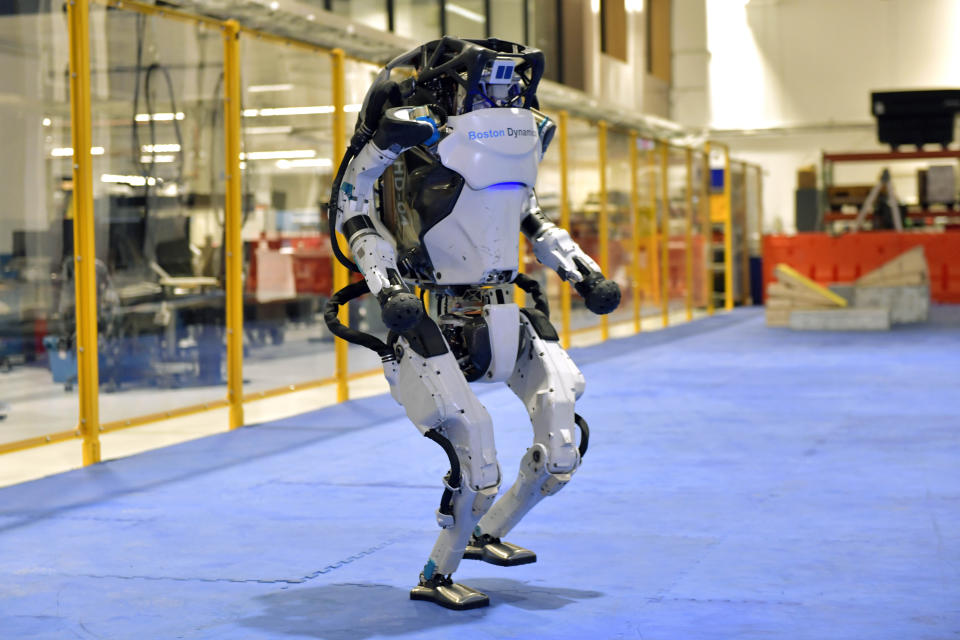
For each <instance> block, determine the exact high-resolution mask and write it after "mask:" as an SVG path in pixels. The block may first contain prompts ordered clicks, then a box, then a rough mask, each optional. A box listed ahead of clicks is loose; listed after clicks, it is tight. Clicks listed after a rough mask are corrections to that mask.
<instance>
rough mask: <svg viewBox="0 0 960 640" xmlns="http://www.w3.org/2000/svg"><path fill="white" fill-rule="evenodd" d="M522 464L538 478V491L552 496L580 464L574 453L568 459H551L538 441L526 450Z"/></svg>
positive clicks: (568, 480)
mask: <svg viewBox="0 0 960 640" xmlns="http://www.w3.org/2000/svg"><path fill="white" fill-rule="evenodd" d="M574 453H575V454H576V451H574ZM566 457H567V456H564V458H566ZM523 465H524V467H526V469H527V471H528V472H529V473H531V474H532V475H533V476H534V477H539V478H540V483H539V484H540V493H541V494H543V495H545V496H552V495H553V494H555V493H556V492H558V491H560V489H562V488H563V487H564V485H566V484H567V483H568V482H570V478H571V477H572V476H573V474H574V473H575V472H576V470H577V467H579V466H580V456H579V455H574V456H573V457H571V459H570V460H551V459H550V457H549V455H548V453H547V449H546V447H544V446H543V445H542V444H539V443H538V444H535V445H533V446H532V447H530V448H529V449H528V450H527V453H526V454H525V455H524V457H523Z"/></svg>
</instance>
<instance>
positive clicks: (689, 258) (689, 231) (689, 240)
mask: <svg viewBox="0 0 960 640" xmlns="http://www.w3.org/2000/svg"><path fill="white" fill-rule="evenodd" d="M686 152H687V220H686V229H685V231H686V233H685V234H684V236H685V238H686V263H687V269H686V271H687V322H690V321H691V320H693V149H691V148H689V147H688V148H687V151H686Z"/></svg>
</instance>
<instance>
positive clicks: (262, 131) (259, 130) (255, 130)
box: [243, 125, 293, 136]
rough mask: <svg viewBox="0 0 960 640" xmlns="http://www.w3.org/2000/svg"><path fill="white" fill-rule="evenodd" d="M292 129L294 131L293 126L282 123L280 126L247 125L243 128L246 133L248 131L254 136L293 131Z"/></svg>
mask: <svg viewBox="0 0 960 640" xmlns="http://www.w3.org/2000/svg"><path fill="white" fill-rule="evenodd" d="M292 131H293V127H291V126H290V125H286V126H284V125H281V126H279V127H245V128H244V129H243V132H244V133H248V134H250V135H254V136H256V135H266V134H270V133H291V132H292Z"/></svg>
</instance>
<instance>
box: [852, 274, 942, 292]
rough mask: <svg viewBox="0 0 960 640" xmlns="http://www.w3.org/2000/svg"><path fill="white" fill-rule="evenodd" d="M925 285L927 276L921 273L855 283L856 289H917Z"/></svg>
mask: <svg viewBox="0 0 960 640" xmlns="http://www.w3.org/2000/svg"><path fill="white" fill-rule="evenodd" d="M925 284H927V276H926V275H925V274H923V273H919V272H915V273H904V274H902V275H898V276H897V275H894V276H888V277H886V278H881V279H875V280H871V281H870V282H859V281H858V282H857V288H861V287H918V286H921V285H925Z"/></svg>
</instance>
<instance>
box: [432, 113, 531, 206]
mask: <svg viewBox="0 0 960 640" xmlns="http://www.w3.org/2000/svg"><path fill="white" fill-rule="evenodd" d="M447 126H448V127H449V128H450V129H451V130H452V131H451V133H450V134H449V135H448V136H447V137H445V138H444V139H443V140H441V141H440V144H439V145H438V146H437V150H438V151H439V153H440V161H441V162H442V163H443V164H444V166H446V167H447V168H449V169H453V170H454V171H456V172H457V173H459V174H460V175H461V176H463V178H464V179H465V180H466V182H467V186H469V187H470V188H471V189H475V190H477V189H485V188H487V187H489V186H492V185H495V184H502V183H511V182H512V183H521V184H524V185H526V186H528V187H532V186H534V185H535V184H536V182H537V165H538V164H539V163H540V149H541V146H540V135H539V134H538V132H537V124H536V121H535V120H534V118H533V113H532V112H531V111H530V110H529V109H517V108H512V107H511V108H497V109H479V110H477V111H471V112H470V113H465V114H463V115H462V116H450V117H449V118H448V119H447Z"/></svg>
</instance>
